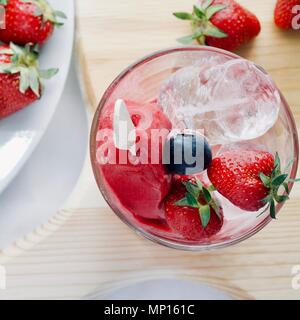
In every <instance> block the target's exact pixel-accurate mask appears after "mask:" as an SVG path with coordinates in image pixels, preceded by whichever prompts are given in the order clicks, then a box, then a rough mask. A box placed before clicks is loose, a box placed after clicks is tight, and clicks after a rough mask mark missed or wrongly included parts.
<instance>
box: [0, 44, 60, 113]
mask: <svg viewBox="0 0 300 320" xmlns="http://www.w3.org/2000/svg"><path fill="white" fill-rule="evenodd" d="M57 72H58V69H49V70H40V69H39V63H38V54H37V52H35V49H34V48H31V47H30V46H29V45H27V46H26V47H25V48H23V47H19V46H17V45H15V44H13V43H11V44H10V45H2V46H0V119H2V118H4V117H6V116H9V115H10V114H12V113H14V112H16V111H19V110H20V109H23V108H24V107H26V106H27V105H29V104H31V103H32V102H34V101H36V100H37V99H39V98H40V96H41V93H42V78H44V79H49V78H51V77H52V76H54V75H55V74H56V73H57Z"/></svg>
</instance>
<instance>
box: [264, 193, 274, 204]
mask: <svg viewBox="0 0 300 320" xmlns="http://www.w3.org/2000/svg"><path fill="white" fill-rule="evenodd" d="M271 200H272V195H271V194H269V195H268V196H267V197H265V198H264V199H262V200H261V202H262V203H266V204H267V203H269V202H270V201H271Z"/></svg>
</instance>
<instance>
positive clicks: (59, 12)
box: [54, 10, 68, 19]
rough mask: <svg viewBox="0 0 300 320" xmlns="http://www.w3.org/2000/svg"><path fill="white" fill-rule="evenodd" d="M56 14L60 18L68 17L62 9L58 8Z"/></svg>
mask: <svg viewBox="0 0 300 320" xmlns="http://www.w3.org/2000/svg"><path fill="white" fill-rule="evenodd" d="M54 14H55V15H56V16H57V17H59V18H62V19H68V17H67V15H66V14H65V13H64V12H62V11H59V10H56V11H54Z"/></svg>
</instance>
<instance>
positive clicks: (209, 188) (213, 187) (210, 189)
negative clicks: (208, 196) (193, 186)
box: [207, 185, 217, 192]
mask: <svg viewBox="0 0 300 320" xmlns="http://www.w3.org/2000/svg"><path fill="white" fill-rule="evenodd" d="M207 190H208V191H210V192H213V191H217V189H216V188H215V186H214V185H211V186H209V187H208V189H207Z"/></svg>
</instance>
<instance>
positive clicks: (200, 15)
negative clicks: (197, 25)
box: [194, 5, 205, 19]
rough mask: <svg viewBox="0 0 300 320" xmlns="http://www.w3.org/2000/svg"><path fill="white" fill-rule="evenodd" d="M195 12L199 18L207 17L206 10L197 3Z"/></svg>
mask: <svg viewBox="0 0 300 320" xmlns="http://www.w3.org/2000/svg"><path fill="white" fill-rule="evenodd" d="M194 13H195V15H196V16H197V17H198V18H199V19H202V18H204V17H205V13H204V11H203V10H202V9H201V8H199V7H198V6H196V5H194Z"/></svg>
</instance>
